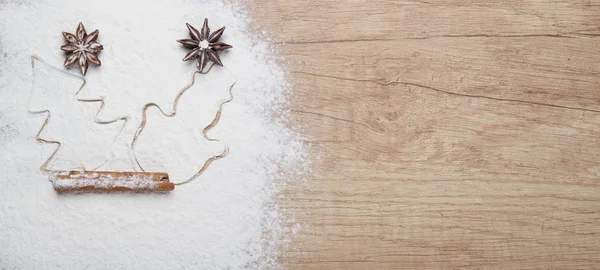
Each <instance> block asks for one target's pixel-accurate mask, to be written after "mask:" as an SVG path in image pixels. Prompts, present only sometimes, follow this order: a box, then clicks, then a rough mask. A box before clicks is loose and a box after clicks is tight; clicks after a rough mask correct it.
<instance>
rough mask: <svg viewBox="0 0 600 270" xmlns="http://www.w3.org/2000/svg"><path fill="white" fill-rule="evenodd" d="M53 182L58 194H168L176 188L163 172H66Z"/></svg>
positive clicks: (55, 177) (54, 177)
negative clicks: (123, 192) (125, 192)
mask: <svg viewBox="0 0 600 270" xmlns="http://www.w3.org/2000/svg"><path fill="white" fill-rule="evenodd" d="M51 180H53V183H54V190H56V191H57V192H115V191H116V192H118V191H132V192H168V191H171V190H173V189H174V188H175V185H174V184H173V183H172V182H170V181H169V175H168V174H167V173H162V172H107V171H64V172H58V173H56V174H54V175H52V176H51Z"/></svg>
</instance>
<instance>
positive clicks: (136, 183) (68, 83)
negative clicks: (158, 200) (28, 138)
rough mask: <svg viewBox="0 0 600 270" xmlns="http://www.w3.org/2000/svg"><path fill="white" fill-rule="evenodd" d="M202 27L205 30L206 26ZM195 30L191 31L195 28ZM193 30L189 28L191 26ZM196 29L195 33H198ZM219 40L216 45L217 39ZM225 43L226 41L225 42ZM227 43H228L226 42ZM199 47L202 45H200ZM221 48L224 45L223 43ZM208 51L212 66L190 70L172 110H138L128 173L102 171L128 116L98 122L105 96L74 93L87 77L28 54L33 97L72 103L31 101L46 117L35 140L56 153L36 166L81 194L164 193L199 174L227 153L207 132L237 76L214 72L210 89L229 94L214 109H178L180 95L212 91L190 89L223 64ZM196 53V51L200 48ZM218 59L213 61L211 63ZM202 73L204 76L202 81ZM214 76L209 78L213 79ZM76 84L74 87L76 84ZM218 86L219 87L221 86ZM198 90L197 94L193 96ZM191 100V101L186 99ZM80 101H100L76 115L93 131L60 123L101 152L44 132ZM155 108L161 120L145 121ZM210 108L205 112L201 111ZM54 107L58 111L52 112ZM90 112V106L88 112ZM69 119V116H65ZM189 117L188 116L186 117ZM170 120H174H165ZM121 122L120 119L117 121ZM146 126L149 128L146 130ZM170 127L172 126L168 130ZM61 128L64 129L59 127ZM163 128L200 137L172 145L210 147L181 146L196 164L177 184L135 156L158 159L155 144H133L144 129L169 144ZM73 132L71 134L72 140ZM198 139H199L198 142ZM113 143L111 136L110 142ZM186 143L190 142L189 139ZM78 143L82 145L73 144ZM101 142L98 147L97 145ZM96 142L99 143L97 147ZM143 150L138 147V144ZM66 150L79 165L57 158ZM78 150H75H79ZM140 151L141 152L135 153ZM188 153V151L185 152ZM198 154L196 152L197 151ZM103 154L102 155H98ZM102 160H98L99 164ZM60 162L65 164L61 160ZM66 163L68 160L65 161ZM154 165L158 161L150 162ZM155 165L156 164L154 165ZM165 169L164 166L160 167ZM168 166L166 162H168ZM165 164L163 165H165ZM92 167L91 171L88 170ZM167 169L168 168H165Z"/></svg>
mask: <svg viewBox="0 0 600 270" xmlns="http://www.w3.org/2000/svg"><path fill="white" fill-rule="evenodd" d="M204 28H206V29H204ZM194 30H195V29H194ZM223 30H224V28H221V29H219V30H218V31H217V32H215V33H214V34H213V35H215V34H218V36H216V37H212V36H211V37H212V40H218V38H219V37H220V34H222V32H223ZM190 31H192V30H190ZM202 31H203V32H202V33H203V34H204V33H205V32H206V35H208V31H209V30H208V27H207V20H206V19H205V27H203V30H202ZM196 32H197V31H196ZM202 37H203V36H202ZM204 39H210V38H208V37H204ZM219 44H220V43H219ZM223 44H225V43H223ZM225 45H227V44H225ZM198 46H200V45H198ZM223 46H224V45H223ZM227 46H228V47H227V48H231V46H229V45H227ZM205 49H206V50H210V51H211V52H212V54H211V53H210V52H208V53H207V52H203V54H202V55H205V54H206V55H208V56H212V57H210V59H211V60H213V64H212V65H210V66H209V67H208V68H207V69H206V71H200V70H198V71H194V72H193V73H192V79H191V82H190V83H189V84H188V85H187V86H185V87H184V88H183V89H181V90H180V91H179V92H178V94H177V95H176V97H175V100H174V102H173V103H172V108H171V110H170V111H164V110H163V109H162V108H160V107H159V106H158V105H157V104H155V103H149V104H146V105H145V106H144V108H143V111H142V121H141V123H140V125H139V127H138V129H137V132H136V133H135V136H134V138H133V140H132V142H131V146H130V147H131V151H132V152H133V154H134V157H135V165H136V166H137V168H133V170H132V171H106V170H100V169H99V168H101V167H102V166H103V165H104V164H106V163H107V162H108V161H109V160H110V155H111V153H110V148H111V147H110V144H111V140H110V139H107V138H116V137H118V136H119V133H120V132H121V131H122V130H123V128H124V126H125V125H127V124H128V120H129V119H128V118H126V117H123V118H119V119H116V120H113V121H100V120H98V119H97V115H98V114H99V113H100V111H101V110H102V108H103V107H104V100H103V99H82V98H79V96H78V94H79V92H81V90H82V89H83V87H84V86H85V84H86V80H85V79H84V78H83V77H80V76H77V75H73V74H71V73H67V72H65V71H62V70H59V69H58V68H56V67H53V66H51V65H49V64H47V63H45V62H44V61H43V60H41V59H40V58H39V57H37V56H33V57H32V68H33V73H34V82H33V89H32V100H37V101H43V100H44V98H43V96H44V95H48V94H52V95H57V94H62V95H63V97H62V99H61V100H64V103H65V104H66V103H71V105H72V106H71V107H69V106H63V104H43V102H30V113H32V114H44V115H46V120H45V121H44V123H43V125H42V127H41V129H40V131H39V133H38V134H37V136H36V140H37V141H38V142H39V143H45V144H53V145H55V146H56V148H55V150H54V152H53V153H52V154H51V155H50V156H49V157H48V159H47V160H46V161H45V162H44V164H43V165H42V167H41V168H40V170H41V172H42V173H44V174H46V175H48V178H49V180H50V181H51V182H52V183H53V186H54V189H55V190H56V191H58V192H81V191H108V192H111V191H134V192H168V191H171V190H173V189H174V187H175V185H180V184H185V183H189V182H191V181H193V180H194V179H196V178H198V177H199V176H200V175H201V174H202V173H203V172H204V171H205V170H206V169H207V168H208V167H209V166H210V165H211V163H212V162H213V161H215V160H218V159H220V158H223V157H225V156H226V155H227V154H228V151H229V149H228V148H227V147H226V146H224V145H222V144H221V143H219V141H218V140H217V139H214V138H210V137H209V135H208V134H207V133H208V132H209V131H210V130H211V129H212V128H213V127H215V126H216V125H217V124H218V122H219V120H220V117H221V111H222V109H223V105H224V104H226V103H228V102H230V101H231V100H232V99H233V95H232V89H233V86H234V85H235V80H234V79H233V76H231V74H230V72H229V71H228V70H226V69H224V70H219V71H217V72H216V73H217V74H216V75H215V76H217V79H218V81H220V83H219V82H217V83H216V84H215V83H213V84H211V85H212V86H213V87H214V86H215V85H216V86H217V88H221V89H227V96H225V97H222V99H221V100H220V101H219V102H218V103H217V104H216V106H214V107H213V108H201V109H204V111H203V112H198V111H194V110H193V109H189V107H192V108H193V106H186V108H187V109H182V110H179V112H178V105H179V104H180V101H182V102H183V101H184V100H185V99H182V97H183V96H186V99H189V100H190V101H193V100H194V99H197V98H198V96H197V94H198V92H199V91H214V90H213V89H197V90H199V91H189V90H190V88H192V86H194V84H195V82H196V77H197V75H200V74H207V73H209V72H210V71H211V70H212V68H213V67H214V65H215V64H218V65H221V66H222V63H221V62H220V60H219V58H218V55H217V58H215V56H214V55H216V51H213V50H216V49H218V48H216V49H214V48H210V47H208V48H205ZM199 51H200V50H199ZM215 60H216V61H215ZM40 75H41V76H44V80H40V79H39V78H40ZM204 78H205V76H203V79H204ZM214 79H215V78H213V80H214ZM49 80H50V81H53V83H48V81H49ZM77 83H78V84H79V85H78V88H77V86H76V85H77ZM220 86H222V87H220ZM71 89H78V90H73V92H74V94H73V93H71V94H69V93H68V92H69V91H70V90H71ZM195 94H196V95H195ZM188 102H189V101H188ZM84 103H98V104H100V108H98V109H97V111H96V114H95V115H94V116H93V117H92V118H88V119H85V118H84V117H78V120H88V123H87V124H88V125H89V124H92V125H93V126H94V127H93V128H91V129H87V130H86V131H85V132H88V133H85V132H84V133H83V134H82V133H79V132H80V131H78V130H77V129H79V127H80V126H79V125H78V124H73V123H71V122H70V121H71V120H63V122H64V125H66V126H67V130H73V132H75V133H76V134H73V135H74V136H76V137H81V138H82V139H83V140H87V141H88V142H89V143H90V144H92V145H93V146H94V147H93V148H92V149H103V150H104V151H87V152H86V151H85V149H77V148H81V147H75V148H73V147H69V145H68V144H64V143H61V141H62V140H61V139H64V138H58V137H60V136H58V137H56V136H51V132H49V131H47V129H46V127H47V126H52V125H53V123H54V122H61V121H60V120H55V119H56V118H59V117H61V116H68V114H69V113H74V111H69V109H70V108H72V107H73V106H74V107H77V108H79V109H81V108H80V107H82V105H83V104H84ZM153 107H154V108H156V111H158V112H159V116H162V117H163V118H162V119H157V120H156V122H158V123H159V124H158V125H153V124H148V117H147V113H148V109H150V108H153ZM206 110H208V113H205V112H206ZM56 111H58V112H59V113H55V112H56ZM88 111H89V110H88ZM177 114H192V115H195V116H198V117H196V118H197V119H198V122H197V123H181V121H177V120H176V118H174V117H175V116H176V115H177ZM65 118H69V117H65ZM166 118H174V119H166ZM186 119H189V117H186ZM168 120H174V121H168ZM118 122H119V123H118ZM117 126H120V127H121V128H120V130H119V129H118V127H117ZM95 129H99V130H102V131H103V132H105V133H106V132H110V131H112V132H113V133H114V134H112V135H107V134H102V132H98V131H94V130H95ZM146 129H148V131H145V130H146ZM171 129H172V130H171ZM63 130H65V129H63ZM164 130H170V132H174V133H171V134H181V133H185V132H188V133H190V134H191V137H192V141H194V139H193V138H196V141H198V143H197V145H191V144H189V143H188V144H186V145H175V147H173V148H176V147H177V146H179V148H185V149H188V150H189V149H192V150H194V149H199V148H204V149H209V151H204V152H202V154H200V156H199V157H197V156H193V155H190V154H187V155H185V153H186V151H185V149H181V150H180V151H181V153H184V154H182V155H181V156H182V158H187V159H194V160H195V159H197V160H199V162H198V164H197V165H198V168H188V170H187V171H188V172H191V173H188V172H186V173H184V174H182V173H178V174H177V178H181V179H183V180H181V181H178V182H172V181H171V180H170V177H169V174H168V173H166V172H147V171H146V170H145V169H144V166H143V165H142V163H143V162H140V160H138V156H152V157H155V158H152V159H144V160H150V161H152V162H154V163H157V162H158V163H160V162H161V159H160V156H161V153H154V152H152V149H153V148H155V147H152V146H150V147H137V146H136V145H138V144H140V143H143V142H144V136H142V134H143V133H144V134H145V133H150V134H151V135H154V136H156V135H157V134H159V135H161V134H162V135H163V136H164V135H165V134H166V136H167V138H165V139H159V140H156V138H154V140H153V142H156V141H161V142H165V143H168V142H169V138H168V136H169V133H165V132H164ZM153 131H163V132H154V134H152V133H153ZM71 137H72V136H69V138H71ZM198 138H200V140H198ZM112 141H114V140H112ZM188 141H189V140H188ZM75 145H78V146H81V145H84V144H75ZM100 145H101V146H100ZM98 146H100V147H98ZM136 147H137V148H141V149H137V148H136ZM69 151H71V152H72V153H70V154H71V156H75V157H77V158H76V159H77V160H80V161H81V164H62V165H61V166H58V165H60V164H61V163H60V162H61V161H64V160H68V159H63V158H61V156H63V155H64V154H68V153H69ZM78 151H79V152H78ZM138 152H139V153H138ZM84 153H88V154H91V155H92V157H90V158H89V160H90V162H87V161H85V158H84V157H85V154H84ZM188 153H189V151H188ZM196 153H199V151H197V152H196ZM102 157H106V158H102ZM100 161H102V162H100ZM63 163H64V162H63ZM67 163H68V162H67ZM162 163H166V164H167V165H168V163H175V164H177V160H176V159H175V160H174V159H167V160H162ZM154 165H156V164H154ZM153 167H157V166H153ZM158 167H161V166H158ZM163 167H164V166H163ZM166 167H168V166H166ZM166 167H165V168H166ZM88 168H94V169H88ZM165 171H166V170H165Z"/></svg>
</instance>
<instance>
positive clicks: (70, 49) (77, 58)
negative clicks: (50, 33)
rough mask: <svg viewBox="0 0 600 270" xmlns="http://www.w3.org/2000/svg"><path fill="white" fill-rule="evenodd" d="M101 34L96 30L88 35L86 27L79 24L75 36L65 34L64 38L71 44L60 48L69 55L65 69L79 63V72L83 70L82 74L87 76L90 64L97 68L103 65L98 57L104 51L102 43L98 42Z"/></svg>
mask: <svg viewBox="0 0 600 270" xmlns="http://www.w3.org/2000/svg"><path fill="white" fill-rule="evenodd" d="M99 33H100V32H99V31H98V30H95V31H94V32H91V33H90V34H89V35H88V34H87V33H86V32H85V27H83V24H82V23H79V26H77V31H76V32H75V35H73V34H71V33H67V32H63V33H62V34H63V37H65V40H66V41H67V42H69V43H68V44H65V45H62V46H61V47H60V49H61V50H63V51H65V52H67V53H69V55H68V56H67V59H66V60H65V64H64V65H65V67H67V66H70V65H73V64H75V62H77V64H78V65H79V70H81V74H83V75H85V73H86V72H87V68H88V62H90V63H92V64H94V65H97V66H100V65H102V63H101V62H100V59H98V55H97V54H98V53H99V52H100V51H101V50H103V49H104V47H102V45H101V44H100V43H98V42H96V39H97V38H98V34H99Z"/></svg>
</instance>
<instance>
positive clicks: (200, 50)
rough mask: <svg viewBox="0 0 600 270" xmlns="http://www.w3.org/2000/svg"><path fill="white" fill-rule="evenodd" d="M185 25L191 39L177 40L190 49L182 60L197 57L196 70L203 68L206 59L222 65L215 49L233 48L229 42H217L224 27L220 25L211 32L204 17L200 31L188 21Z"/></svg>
mask: <svg viewBox="0 0 600 270" xmlns="http://www.w3.org/2000/svg"><path fill="white" fill-rule="evenodd" d="M186 25H187V28H188V30H189V31H190V37H191V38H192V39H180V40H178V41H177V42H179V43H181V44H183V46H185V47H187V48H190V49H192V50H191V51H189V52H188V54H186V55H185V57H184V58H183V61H187V60H190V59H196V58H198V70H200V71H202V69H204V66H206V62H207V60H208V59H210V60H211V61H213V62H214V63H215V64H217V65H219V66H223V62H221V58H220V57H219V54H217V51H223V50H227V49H230V48H233V46H231V45H229V44H226V43H223V42H219V38H221V35H223V32H224V31H225V27H222V28H220V29H219V30H217V31H215V32H213V33H212V34H211V33H210V28H208V19H204V25H203V26H202V29H201V31H200V32H199V31H198V30H197V29H196V28H194V27H193V26H191V25H190V24H189V23H186Z"/></svg>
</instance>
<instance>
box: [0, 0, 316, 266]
mask: <svg viewBox="0 0 600 270" xmlns="http://www.w3.org/2000/svg"><path fill="white" fill-rule="evenodd" d="M205 17H207V18H208V19H209V25H210V27H211V30H216V29H218V28H220V27H221V26H226V27H227V29H226V30H225V33H224V35H223V36H222V38H221V40H222V41H224V42H226V43H229V44H231V45H233V49H231V50H229V51H227V52H224V53H222V54H221V60H222V61H223V63H224V65H225V68H220V67H215V68H214V69H213V71H211V72H210V73H209V74H206V75H198V77H197V81H196V84H195V85H194V86H193V87H192V88H191V89H190V90H189V91H188V92H186V94H184V95H183V96H182V99H181V102H180V104H179V109H178V112H177V116H176V117H174V118H165V117H163V116H162V115H160V114H159V113H157V111H156V110H155V109H149V110H148V125H147V127H146V129H145V130H144V132H143V133H142V134H141V136H140V138H139V141H138V143H137V144H136V151H135V153H136V156H137V158H138V160H139V162H140V164H142V165H143V166H144V169H146V170H147V171H164V172H168V173H169V174H170V176H171V178H172V180H173V181H174V182H179V181H180V180H184V179H185V178H186V177H189V176H190V174H193V173H194V172H195V171H196V170H197V169H199V166H201V165H202V164H203V163H204V161H205V160H206V159H207V158H209V157H211V156H213V155H215V153H220V152H221V151H222V150H223V149H224V147H225V146H228V147H229V155H228V156H226V157H225V158H223V159H220V160H217V161H215V162H214V163H213V164H212V165H211V166H210V167H209V169H208V170H207V171H206V172H205V173H204V174H203V175H202V176H201V177H200V178H198V179H196V180H195V181H192V182H191V183H189V184H185V185H180V186H177V187H176V189H175V190H174V191H173V192H171V193H169V194H166V195H160V194H131V193H121V194H78V195H59V194H57V193H56V192H54V190H53V188H52V184H51V183H50V182H49V181H48V178H47V177H46V176H43V175H42V174H41V173H40V172H39V167H40V166H41V165H42V164H43V163H44V161H45V160H46V159H47V157H48V156H49V155H50V154H51V153H52V152H53V150H54V148H55V147H54V146H53V145H40V144H37V143H36V141H35V135H36V133H37V132H38V130H39V129H40V127H41V126H42V123H43V121H44V119H45V118H44V117H43V116H31V115H28V113H27V112H28V110H41V109H49V110H50V111H51V113H52V117H51V119H50V122H49V124H48V126H47V128H46V129H45V130H44V132H43V133H42V134H41V136H42V137H43V138H45V139H54V140H59V141H60V142H61V143H62V144H63V146H62V147H61V151H60V152H59V153H58V154H57V156H56V159H55V160H54V161H53V163H52V164H51V167H50V168H51V169H78V168H82V167H83V168H86V169H93V168H96V167H99V168H100V169H101V170H123V171H133V170H135V169H136V167H135V166H134V162H133V155H132V153H131V151H130V150H131V149H130V148H129V143H130V142H131V139H132V137H133V134H134V133H135V130H136V129H137V127H138V125H139V123H140V122H139V121H140V119H141V111H142V106H143V105H144V104H146V103H149V102H155V103H157V104H158V105H159V106H161V108H163V109H164V110H166V111H170V108H171V106H172V102H173V100H174V98H175V96H176V94H177V93H178V92H179V90H180V89H181V88H183V87H184V86H185V85H187V84H188V83H189V82H190V80H191V73H192V72H193V71H194V69H195V64H194V63H193V62H182V61H181V59H182V58H183V56H184V55H185V53H186V49H185V48H183V46H181V45H180V44H178V43H177V42H176V40H177V39H182V38H188V32H187V29H186V27H185V23H186V22H189V23H190V24H192V25H194V26H196V27H197V28H200V27H201V26H202V22H203V20H204V18H205ZM80 21H81V22H83V24H84V25H85V27H86V29H87V30H88V32H91V31H93V30H95V29H99V30H100V36H99V38H98V41H99V42H100V43H102V44H103V45H104V48H105V50H104V51H103V52H101V53H100V54H99V58H100V60H101V61H102V66H101V67H95V66H90V68H89V70H88V73H87V76H86V80H87V84H86V86H85V87H84V88H83V90H82V91H81V92H80V94H79V98H90V99H94V98H101V97H102V98H104V99H105V101H106V106H105V108H104V109H103V110H102V111H101V112H100V114H99V115H98V118H99V120H102V121H108V120H114V119H117V118H119V117H127V118H129V119H130V120H129V121H128V124H127V125H126V126H125V127H124V128H123V122H122V121H117V122H115V123H113V124H109V125H97V124H95V123H94V115H95V113H96V111H97V110H98V109H99V104H98V103H84V102H78V101H77V100H75V92H76V91H77V89H78V87H79V85H80V84H81V81H79V80H78V79H76V78H74V77H71V76H68V75H65V74H62V73H60V72H58V71H56V70H53V69H51V68H50V66H48V65H36V67H35V70H34V69H32V67H31V60H30V56H31V55H33V54H36V55H38V56H40V57H41V58H42V59H44V60H45V61H46V62H47V63H48V64H49V65H51V66H55V67H58V68H60V69H63V68H62V63H63V61H64V54H63V52H61V51H60V49H59V48H60V46H61V45H62V44H64V40H63V38H62V35H61V32H62V31H66V32H71V33H73V32H74V31H75V28H76V27H77V24H78V23H79V22H80ZM250 24H251V20H250V19H249V17H248V15H247V11H246V10H245V9H244V8H243V7H242V6H240V5H239V4H224V3H222V2H220V1H184V0H169V1H167V0H165V1H148V0H145V1H142V0H136V1H122V0H108V1H67V0H46V1H43V0H36V1H33V0H32V1H16V0H8V1H6V0H0V186H1V188H0V268H9V269H12V268H17V269H88V268H89V269H123V268H129V269H131V268H135V269H182V268H193V269H227V268H229V269H239V268H244V267H246V268H279V267H280V265H279V264H278V262H277V255H278V253H277V252H278V250H279V249H278V248H279V247H280V246H281V245H284V244H285V243H286V242H287V241H289V239H290V237H291V236H292V235H291V234H292V233H291V232H289V230H288V229H287V228H286V227H285V226H283V223H284V222H286V220H285V217H283V216H282V214H281V213H280V212H279V210H278V209H277V205H276V204H275V202H274V199H275V197H276V196H277V190H278V187H279V186H281V185H285V182H286V181H291V180H297V179H299V178H300V177H301V175H299V172H300V173H302V172H306V171H307V170H308V167H307V162H306V150H305V149H304V146H303V144H302V142H301V138H300V137H299V135H298V134H297V133H295V132H294V131H293V130H290V129H288V128H286V127H285V125H284V124H283V123H281V121H278V120H276V119H273V117H272V115H274V114H277V115H281V116H282V117H281V118H282V119H285V117H286V116H287V112H288V111H287V109H286V96H287V89H288V85H287V84H286V80H285V76H286V75H285V73H284V72H283V70H282V68H281V67H280V66H279V65H278V64H277V63H276V61H275V58H274V54H273V52H272V51H271V50H270V49H269V44H268V40H262V39H261V38H259V37H255V36H251V35H250V32H249V30H248V28H249V26H250ZM63 70H67V72H69V73H72V74H78V71H77V69H76V68H71V69H63ZM34 73H35V76H33V74H34ZM233 82H236V84H235V87H234V88H233V96H234V99H233V101H231V102H230V103H227V104H225V105H224V106H223V114H222V115H221V120H220V122H219V123H218V124H217V125H216V126H215V127H214V128H213V129H212V130H210V132H209V133H208V135H209V137H210V138H214V139H218V140H219V141H218V142H214V141H207V140H205V139H204V137H203V136H202V129H203V127H205V126H206V124H207V123H210V121H212V119H213V118H214V116H215V113H216V109H217V105H218V104H219V102H221V101H222V100H223V98H225V97H227V95H228V92H227V87H228V86H229V85H230V84H231V83H233ZM122 128H123V129H122Z"/></svg>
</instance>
